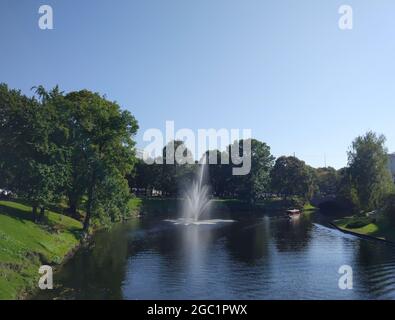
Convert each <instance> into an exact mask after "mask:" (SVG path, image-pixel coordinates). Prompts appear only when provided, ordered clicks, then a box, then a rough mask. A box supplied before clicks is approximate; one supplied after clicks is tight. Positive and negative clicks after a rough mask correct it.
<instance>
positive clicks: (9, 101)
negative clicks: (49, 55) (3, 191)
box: [0, 85, 67, 219]
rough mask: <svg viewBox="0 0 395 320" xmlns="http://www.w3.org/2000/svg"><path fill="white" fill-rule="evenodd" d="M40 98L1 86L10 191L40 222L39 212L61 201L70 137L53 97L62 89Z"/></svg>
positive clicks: (1, 143)
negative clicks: (52, 99)
mask: <svg viewBox="0 0 395 320" xmlns="http://www.w3.org/2000/svg"><path fill="white" fill-rule="evenodd" d="M36 93H37V95H36V97H37V98H35V97H33V98H28V97H26V96H23V95H22V94H21V93H20V92H19V91H15V90H8V88H7V86H5V85H1V89H0V101H1V102H0V103H1V105H2V107H1V110H2V111H1V112H2V115H1V116H2V124H1V128H0V147H1V150H2V156H1V160H0V162H1V163H2V167H3V169H4V172H5V173H6V174H7V176H8V188H9V189H11V190H12V191H13V192H14V193H16V194H17V195H18V197H20V198H24V199H25V200H27V201H28V202H29V203H30V204H31V205H32V208H33V217H34V219H36V218H37V215H36V213H37V209H38V207H40V208H41V213H43V212H44V210H45V206H47V205H48V204H49V203H51V202H53V201H55V200H56V199H57V198H58V195H59V194H58V190H59V189H60V186H61V185H62V184H63V183H64V182H65V177H66V171H65V167H64V161H63V160H64V158H65V150H64V149H63V148H62V141H64V137H65V135H66V134H67V132H66V130H65V128H64V127H63V126H62V124H61V123H60V121H59V117H58V114H57V112H56V110H55V109H54V107H53V105H52V104H51V103H48V101H49V100H50V99H49V97H55V96H57V95H58V94H59V90H58V88H54V89H53V90H52V91H50V92H48V93H45V94H44V92H43V91H42V90H41V88H37V90H36Z"/></svg>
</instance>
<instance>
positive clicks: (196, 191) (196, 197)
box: [167, 156, 233, 225]
mask: <svg viewBox="0 0 395 320" xmlns="http://www.w3.org/2000/svg"><path fill="white" fill-rule="evenodd" d="M207 181H208V165H207V156H205V157H203V158H202V160H201V161H200V163H199V167H198V168H197V170H196V174H195V178H194V180H193V181H192V184H191V185H190V186H189V187H188V188H186V190H185V191H184V192H183V193H182V198H183V199H184V201H183V203H182V212H181V215H182V217H181V218H179V219H177V220H167V221H170V222H173V223H174V224H183V225H200V224H216V223H218V222H233V220H222V219H209V215H210V209H211V204H212V200H211V199H210V189H211V188H210V185H209V184H208V183H207ZM202 218H203V219H202Z"/></svg>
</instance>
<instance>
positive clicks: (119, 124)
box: [65, 90, 138, 232]
mask: <svg viewBox="0 0 395 320" xmlns="http://www.w3.org/2000/svg"><path fill="white" fill-rule="evenodd" d="M65 99H66V100H67V101H68V102H69V103H71V105H72V106H71V108H72V118H71V123H72V124H71V132H72V137H73V138H72V140H71V141H72V143H71V150H72V155H71V172H72V173H71V176H72V179H71V181H70V184H69V187H70V188H69V191H72V192H73V191H75V190H79V194H77V195H74V196H75V198H77V199H79V200H78V201H80V199H81V198H82V196H83V195H84V194H86V197H87V199H86V203H85V209H86V215H85V219H84V231H85V232H87V231H88V230H89V226H90V221H91V218H92V217H100V216H103V214H102V213H103V212H106V208H107V209H108V208H109V206H112V207H113V208H116V209H117V210H118V211H119V213H120V214H121V215H123V214H124V213H125V211H126V210H127V207H126V206H127V199H126V195H125V193H126V189H125V186H126V187H127V181H126V178H125V177H126V174H127V173H129V172H131V171H132V169H133V166H134V163H135V150H134V144H135V143H134V141H133V136H134V135H135V133H136V132H137V129H138V125H137V121H136V120H135V118H134V117H133V116H132V115H131V114H130V113H129V112H128V111H122V110H121V109H120V106H119V105H118V104H117V103H115V102H111V101H108V100H107V99H105V98H104V97H102V96H100V95H99V94H97V93H92V92H90V91H87V90H82V91H78V92H71V93H69V94H67V95H66V96H65ZM117 185H122V186H123V188H122V192H120V193H114V192H113V191H114V190H118V187H117ZM116 194H120V196H119V197H120V198H121V201H119V199H118V200H116V199H115V198H114V197H115V195H116ZM121 195H122V196H121ZM69 198H72V197H70V196H69ZM115 203H116V204H117V205H116V206H115V205H114V204H115ZM107 214H110V213H107ZM115 216H116V215H115V214H114V217H115Z"/></svg>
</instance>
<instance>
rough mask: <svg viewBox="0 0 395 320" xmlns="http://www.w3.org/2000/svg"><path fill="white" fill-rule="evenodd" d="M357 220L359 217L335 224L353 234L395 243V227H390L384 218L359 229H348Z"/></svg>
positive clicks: (348, 218)
mask: <svg viewBox="0 0 395 320" xmlns="http://www.w3.org/2000/svg"><path fill="white" fill-rule="evenodd" d="M356 219H358V218H357V217H354V216H353V217H346V218H343V219H339V220H336V221H334V222H333V223H334V224H335V225H336V226H337V227H339V228H341V229H343V230H346V231H351V232H355V233H359V234H362V235H368V236H372V237H376V238H380V239H384V240H388V241H395V229H394V227H391V226H390V225H389V223H388V222H387V220H386V219H384V218H382V217H381V218H377V219H376V222H374V223H369V224H367V225H365V226H363V227H359V228H350V227H347V225H348V224H350V223H352V222H354V221H355V220H356Z"/></svg>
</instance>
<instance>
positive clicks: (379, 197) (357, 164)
mask: <svg viewBox="0 0 395 320" xmlns="http://www.w3.org/2000/svg"><path fill="white" fill-rule="evenodd" d="M385 140H386V139H385V137H384V135H377V134H376V133H374V132H371V131H369V132H367V133H366V134H365V135H363V136H359V137H357V138H356V139H355V140H354V141H353V143H352V146H351V149H350V151H349V152H348V163H349V167H350V175H351V180H352V185H353V186H354V187H355V190H356V193H357V197H358V202H359V204H360V206H361V209H362V210H375V209H377V208H379V207H380V206H382V205H383V200H384V199H385V197H386V196H387V195H388V194H389V193H390V192H391V191H392V190H393V188H394V184H393V180H392V177H391V174H390V171H389V169H388V168H389V167H388V152H387V149H386V147H385Z"/></svg>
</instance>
